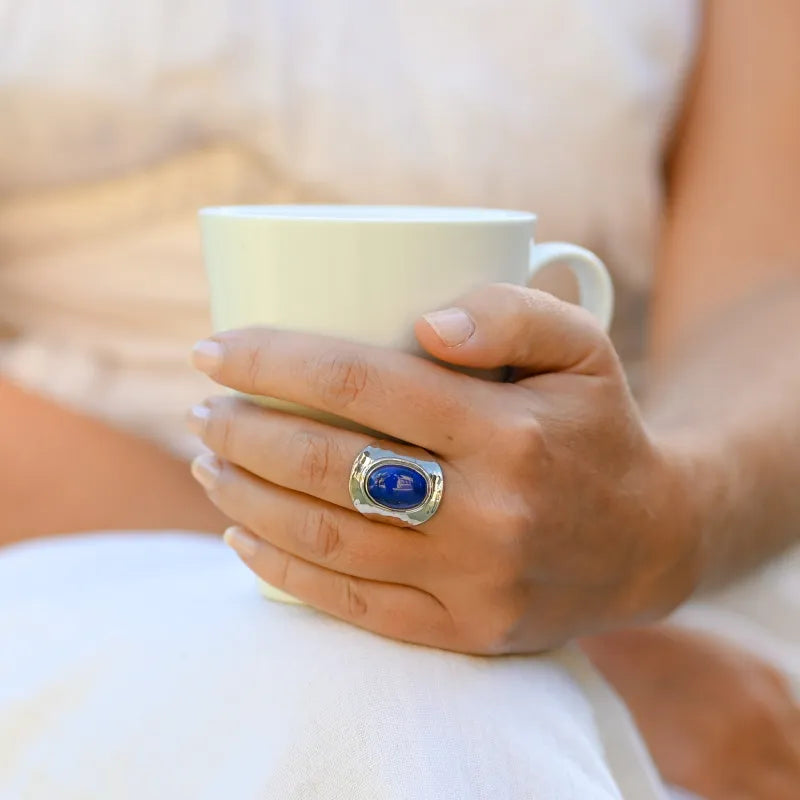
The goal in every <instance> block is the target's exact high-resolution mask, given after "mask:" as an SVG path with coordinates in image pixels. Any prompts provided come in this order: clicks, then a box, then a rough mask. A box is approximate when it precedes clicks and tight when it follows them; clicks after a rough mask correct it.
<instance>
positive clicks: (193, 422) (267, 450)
mask: <svg viewBox="0 0 800 800" xmlns="http://www.w3.org/2000/svg"><path fill="white" fill-rule="evenodd" d="M189 425H190V427H191V428H192V430H193V431H194V432H195V433H197V434H198V435H199V436H200V437H201V439H202V440H203V443H204V444H205V445H207V446H208V447H209V448H211V449H212V450H213V451H214V452H215V453H216V454H217V455H219V456H221V457H222V458H224V459H225V460H226V461H229V462H231V463H233V464H236V465H237V466H239V467H241V468H242V469H245V470H247V471H248V472H251V473H253V474H254V475H257V476H258V477H260V478H262V479H264V480H265V481H268V482H269V483H273V484H277V485H278V486H282V487H284V488H286V489H291V490H293V491H296V492H302V493H303V494H306V495H311V496H312V497H317V498H319V499H320V500H324V501H325V502H327V503H333V504H335V505H337V506H341V507H342V508H346V509H349V510H352V509H353V500H352V498H351V497H350V489H349V478H350V471H351V469H352V466H353V462H354V461H355V459H356V456H358V454H359V453H360V452H361V451H362V450H363V449H364V448H365V447H367V446H368V445H374V444H376V442H375V440H374V439H371V438H370V437H368V436H366V435H364V434H361V433H357V432H355V431H349V430H343V429H340V428H335V427H333V426H331V425H326V424H324V423H321V422H317V421H316V420H311V419H307V418H305V417H300V416H296V415H294V414H287V413H283V412H281V411H275V410H273V409H268V408H264V407H262V406H259V405H256V404H255V403H252V402H249V401H247V400H242V399H240V398H234V397H213V398H209V399H208V400H206V402H205V403H204V404H202V405H200V406H195V408H194V409H192V411H191V412H190V416H189ZM383 446H384V447H385V448H387V449H389V450H392V451H393V452H397V453H399V454H401V455H412V456H416V457H418V458H419V457H421V458H425V459H427V458H432V456H430V455H429V454H427V453H425V452H424V451H419V452H417V451H416V448H410V447H408V446H406V445H403V444H400V443H397V442H391V443H385V444H384V445H383ZM439 460H440V462H441V459H439ZM442 466H443V468H444V469H445V471H446V472H448V471H447V467H446V466H445V465H444V464H442ZM451 478H453V479H454V480H455V476H454V475H451V474H449V472H448V474H447V475H446V477H445V481H446V482H447V484H448V485H447V488H446V490H445V495H449V494H452V493H453V491H457V488H456V486H455V485H451ZM444 502H445V501H443V504H444ZM443 510H444V509H442V508H440V510H439V512H438V514H437V516H441V514H442V511H443ZM438 521H439V520H438V519H437V518H434V519H432V520H431V521H430V522H428V523H426V524H425V526H424V528H425V530H426V531H427V532H431V531H433V530H435V529H436V528H437V527H438V526H437V524H436V523H437V522H438Z"/></svg>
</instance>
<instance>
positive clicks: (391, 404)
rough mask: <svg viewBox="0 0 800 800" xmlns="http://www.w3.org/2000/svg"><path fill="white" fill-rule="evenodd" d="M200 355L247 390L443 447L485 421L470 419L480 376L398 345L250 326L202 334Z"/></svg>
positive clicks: (213, 371)
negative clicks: (383, 345)
mask: <svg viewBox="0 0 800 800" xmlns="http://www.w3.org/2000/svg"><path fill="white" fill-rule="evenodd" d="M193 363H194V365H195V366H196V367H197V368H198V369H200V370H202V371H203V372H205V373H207V374H208V375H209V377H211V378H212V379H213V380H215V381H216V382H217V383H221V384H223V385H224V386H229V387H230V388H232V389H236V390H237V391H239V392H244V393H246V394H251V395H262V396H267V397H275V398H278V399H280V400H287V401H289V402H292V403H300V404H301V405H304V406H310V407H311V408H315V409H317V410H319V411H325V412H328V413H331V414H335V415H336V416H339V417H344V418H345V419H348V420H351V421H352V422H355V423H358V424H359V425H362V426H365V427H367V428H370V429H372V430H374V431H378V432H380V433H381V434H384V435H386V436H391V437H393V438H395V439H401V440H403V441H406V442H411V443H414V444H417V445H420V446H422V447H425V448H427V449H429V450H433V451H434V452H438V453H442V454H445V453H448V452H450V453H452V452H454V451H455V450H456V449H459V445H460V444H461V443H463V444H467V443H466V442H464V439H465V435H466V432H468V431H470V430H475V429H476V428H477V429H478V430H479V429H480V427H481V426H480V425H478V426H476V428H473V427H472V426H471V425H470V422H471V421H472V422H474V421H475V416H476V412H475V411H474V401H473V402H471V398H474V393H475V392H476V391H478V390H479V389H480V381H478V380H476V379H474V378H470V377H468V376H466V375H461V374H459V373H455V372H451V371H449V370H447V369H446V368H444V367H441V366H439V365H437V364H434V363H432V362H429V361H426V360H424V359H422V358H419V357H417V356H413V355H410V354H408V353H402V352H399V351H395V350H388V349H384V348H379V347H373V346H369V345H361V344H356V343H353V342H347V341H343V340H339V339H332V338H329V337H326V336H318V335H314V334H307V333H295V332H290V331H279V330H273V329H271V328H245V329H242V330H236V331H226V332H225V333H218V334H215V335H214V336H212V337H211V338H210V339H206V340H203V341H202V342H198V344H197V345H195V348H194V351H193Z"/></svg>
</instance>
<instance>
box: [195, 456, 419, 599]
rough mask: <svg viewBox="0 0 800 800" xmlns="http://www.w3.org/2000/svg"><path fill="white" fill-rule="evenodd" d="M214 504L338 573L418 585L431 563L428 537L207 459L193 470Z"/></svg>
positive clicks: (198, 461)
mask: <svg viewBox="0 0 800 800" xmlns="http://www.w3.org/2000/svg"><path fill="white" fill-rule="evenodd" d="M192 471H193V472H194V475H195V477H196V478H197V479H198V480H199V481H200V483H202V484H203V486H204V487H205V489H206V492H207V493H208V496H209V498H210V499H211V500H212V502H213V503H214V504H215V505H216V506H217V508H219V509H220V511H222V512H223V514H226V515H227V516H229V517H230V518H231V519H235V520H236V521H237V522H239V523H241V524H242V525H243V526H244V527H245V528H247V529H249V530H250V531H252V532H253V533H254V534H256V536H258V537H259V538H261V539H264V540H266V541H268V542H270V543H271V544H273V545H275V546H276V547H278V548H280V549H281V550H284V551H286V552H288V553H291V554H293V555H295V556H298V557H300V558H302V559H303V560H305V561H310V562H313V563H315V564H319V565H321V566H324V567H327V568H328V569H330V570H334V571H336V572H341V573H345V574H347V575H353V576H356V577H360V578H368V579H370V580H375V581H383V582H388V583H402V584H406V585H410V586H419V585H420V584H421V582H423V581H421V578H422V577H423V573H424V571H427V570H424V565H425V564H428V563H429V562H430V561H431V560H432V556H433V554H432V552H431V546H430V545H431V542H430V540H429V539H428V537H427V536H425V535H424V534H422V533H420V532H418V531H414V530H409V529H404V528H398V527H394V526H392V525H381V524H380V523H377V522H372V521H370V520H368V519H367V518H366V517H363V516H361V515H360V514H358V513H356V512H355V511H346V510H344V509H342V508H338V507H337V506H334V505H331V504H330V503H325V502H323V501H322V500H317V499H316V498H313V497H308V496H306V495H303V494H299V493H298V492H293V491H290V490H288V489H283V488H281V487H280V486H275V485H274V484H270V483H267V482H265V481H262V480H261V479H259V478H257V477H256V476H255V475H252V474H251V473H249V472H246V471H245V470H243V469H240V468H239V467H236V466H235V465H233V464H230V463H228V462H226V461H223V460H221V459H219V458H217V457H215V456H211V455H205V456H200V458H198V459H196V460H195V462H194V464H193V465H192Z"/></svg>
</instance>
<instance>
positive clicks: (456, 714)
mask: <svg viewBox="0 0 800 800" xmlns="http://www.w3.org/2000/svg"><path fill="white" fill-rule="evenodd" d="M698 5H699V4H698V3H697V2H696V0H536V1H535V2H525V3H507V4H498V3H493V2H490V0H460V1H459V2H456V0H439V2H436V3H431V2H428V1H427V0H426V1H425V2H423V0H402V2H401V0H388V1H387V2H381V3H377V2H374V0H331V1H327V0H207V2H203V3H188V2H185V1H184V2H181V1H180V0H173V1H172V2H169V3H165V2H163V0H162V1H159V0H137V2H136V3H127V4H114V3H106V2H101V0H80V3H79V4H78V7H76V4H71V5H70V4H55V3H43V2H29V3H21V2H19V0H0V37H1V40H0V326H2V327H4V328H5V330H6V332H7V334H8V337H7V339H6V340H5V342H4V343H3V344H2V346H0V371H2V372H3V373H4V374H5V375H7V376H9V377H11V378H12V379H14V380H16V381H18V382H20V383H21V384H23V385H25V386H28V387H30V388H32V389H34V390H36V391H39V392H42V393H44V394H49V395H51V396H54V397H56V398H57V399H59V400H60V401H61V402H63V403H65V404H68V405H71V406H74V407H76V408H78V409H80V410H82V411H84V412H87V413H90V414H93V415H95V416H98V417H100V418H103V419H105V420H107V421H109V422H111V423H112V424H114V425H118V426H120V427H123V428H126V429H128V430H132V431H134V432H136V433H138V434H140V435H142V436H147V437H151V438H153V439H156V440H157V441H159V442H161V443H163V444H164V445H165V446H167V447H169V448H171V449H172V450H174V451H175V452H178V453H182V454H186V455H188V454H190V453H191V452H193V451H195V450H196V447H197V443H196V442H195V441H193V440H191V439H190V438H188V437H186V436H185V435H184V434H183V433H182V431H183V426H182V417H183V414H184V411H185V408H186V407H187V406H188V405H190V404H191V403H193V402H196V401H197V400H198V399H199V398H201V397H203V396H204V395H205V394H208V393H210V392H212V391H213V388H212V387H211V385H210V384H209V382H208V381H206V380H205V379H204V378H202V377H200V376H197V375H196V374H194V373H193V372H191V371H190V370H189V369H188V367H187V366H186V352H187V351H188V348H189V347H190V345H191V343H192V342H193V341H194V340H196V339H197V338H200V337H201V336H203V335H204V334H206V333H207V331H208V325H209V323H208V317H207V296H206V290H205V283H204V280H203V276H202V268H201V261H200V255H199V243H198V238H197V236H196V231H195V220H194V214H195V210H196V208H197V207H198V206H201V205H207V204H221V203H232V202H290V201H298V202H310V201H323V200H324V201H331V202H367V203H369V202H393V203H430V204H434V203H438V204H476V205H482V206H486V205H494V206H504V207H516V208H523V209H529V210H535V211H537V212H539V213H540V215H541V218H542V227H541V235H542V238H560V239H568V240H572V241H576V242H578V243H580V244H583V245H585V246H587V247H590V248H592V249H594V250H596V251H597V252H599V253H600V254H601V255H602V256H603V257H604V258H605V259H606V261H607V263H608V264H609V266H610V267H611V268H612V271H613V272H614V273H615V278H616V283H617V289H618V292H619V297H620V302H619V303H618V308H619V323H618V325H617V329H616V333H617V342H618V344H619V346H620V348H621V350H622V351H623V355H629V354H630V355H631V356H633V355H635V351H636V341H635V340H636V335H635V334H631V331H635V330H636V329H637V327H638V323H639V319H640V317H641V314H642V311H641V307H642V302H641V301H642V296H643V294H644V293H645V291H646V287H647V283H648V274H649V268H650V264H651V262H652V259H653V251H654V246H655V235H656V228H657V221H658V218H659V214H660V210H661V187H660V182H659V175H660V165H661V164H660V162H661V155H662V148H663V144H664V141H665V137H666V135H667V134H668V131H669V128H670V125H671V122H672V120H673V118H674V115H675V111H676V104H677V102H678V99H679V97H680V92H681V87H682V81H683V78H684V76H685V74H686V72H687V70H688V67H689V64H690V59H691V54H692V51H693V44H694V38H695V34H696V30H697V25H696V22H697V20H696V17H697V12H698ZM687 613H689V612H687ZM742 613H744V612H742ZM698 624H699V623H698ZM0 637H2V638H0V648H2V652H3V653H4V654H8V653H9V652H10V653H11V654H12V657H11V658H4V659H3V660H2V661H0V798H2V800H5V798H17V797H26V798H32V800H39V798H47V799H48V800H50V799H51V798H72V797H76V798H77V797H81V798H85V797H90V798H94V797H98V798H106V797H114V798H115V800H117V799H118V798H119V799H120V800H124V798H125V797H148V798H151V797H152V798H160V797H170V798H171V797H193V798H195V797H196V798H206V797H208V798H212V797H213V798H223V797H224V798H228V797H231V798H237V800H238V799H239V798H242V800H249V798H256V797H259V798H261V797H269V798H273V797H274V798H281V800H284V799H285V800H295V799H296V800H305V799H306V798H314V799H315V800H333V799H334V798H347V800H362V798H363V800H367V798H369V800H384V798H386V799H387V800H388V799H389V798H392V799H394V798H403V799H404V800H427V799H428V798H448V799H449V798H464V800H472V798H492V800H494V798H505V797H507V798H509V799H510V800H511V798H513V800H518V799H519V798H529V797H530V798H536V800H571V798H575V800H593V798H618V797H623V796H624V797H625V798H626V800H648V798H657V797H661V796H663V794H662V789H661V788H660V787H659V785H658V781H657V779H656V778H655V776H654V774H653V770H652V766H651V764H650V762H649V759H648V757H647V755H646V753H645V752H644V751H643V750H642V748H641V744H640V742H639V741H638V739H637V736H636V732H635V730H634V729H633V726H632V724H631V723H630V720H629V719H628V717H627V715H626V713H625V711H624V709H622V708H621V707H620V706H619V704H618V702H617V701H616V700H615V698H614V697H613V696H612V695H610V694H609V692H608V690H607V689H606V687H605V685H604V684H603V683H602V681H601V680H600V679H599V677H598V676H597V675H596V674H595V673H594V672H593V671H592V670H591V669H590V668H589V667H588V665H587V664H586V663H585V662H584V661H583V660H582V659H580V657H579V656H578V655H577V654H576V653H574V652H572V651H569V650H567V651H564V652H561V653H558V654H553V655H550V656H546V657H537V658H521V657H520V658H513V659H495V660H488V659H476V658H471V657H466V656H459V655H455V654H452V653H440V652H436V651H432V650H425V649H421V648H415V647H412V646H409V645H404V644H399V643H396V642H389V641H386V640H382V639H379V638H378V637H375V636H371V635H369V634H366V633H364V632H362V631H358V630H355V629H353V628H350V627H347V626H345V625H343V624H341V623H338V622H336V621H334V620H331V619H329V618H327V617H324V616H323V615H320V614H317V613H315V612H313V611H311V610H310V609H306V608H294V607H287V606H281V605H272V604H269V603H266V602H264V601H262V600H261V599H260V598H259V597H258V595H257V594H256V593H255V591H254V590H253V589H252V583H251V578H250V576H249V575H248V574H247V573H246V572H244V571H243V570H242V568H241V567H240V566H239V564H238V563H237V562H236V561H235V560H234V559H233V557H231V556H229V555H227V554H224V553H223V552H222V548H221V546H220V545H219V544H218V543H216V542H211V541H208V540H206V539H205V538H198V537H196V536H189V535H185V534H184V535H178V534H162V535H146V534H130V535H128V536H122V537H120V536H114V535H109V536H107V537H100V536H96V537H86V538H78V537H75V538H73V539H67V538H64V539H61V540H59V541H53V542H40V543H34V544H30V545H25V546H19V547H15V548H11V549H8V550H7V551H5V552H3V553H0ZM795 641H796V632H795ZM789 660H791V658H790V659H789ZM795 663H800V660H798V661H797V662H795Z"/></svg>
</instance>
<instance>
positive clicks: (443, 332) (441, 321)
mask: <svg viewBox="0 0 800 800" xmlns="http://www.w3.org/2000/svg"><path fill="white" fill-rule="evenodd" d="M424 319H425V321H426V322H427V323H428V325H430V326H431V328H433V330H434V331H435V332H436V334H437V336H438V337H439V338H440V339H441V340H442V341H443V342H444V343H445V344H446V345H447V346H448V347H456V346H458V345H460V344H464V342H466V341H467V339H469V337H470V336H472V334H473V333H475V323H474V322H473V320H472V317H471V316H470V315H469V314H467V312H466V311H464V310H463V309H461V308H445V309H443V310H442V311H432V312H431V313H430V314H425V315H424Z"/></svg>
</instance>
